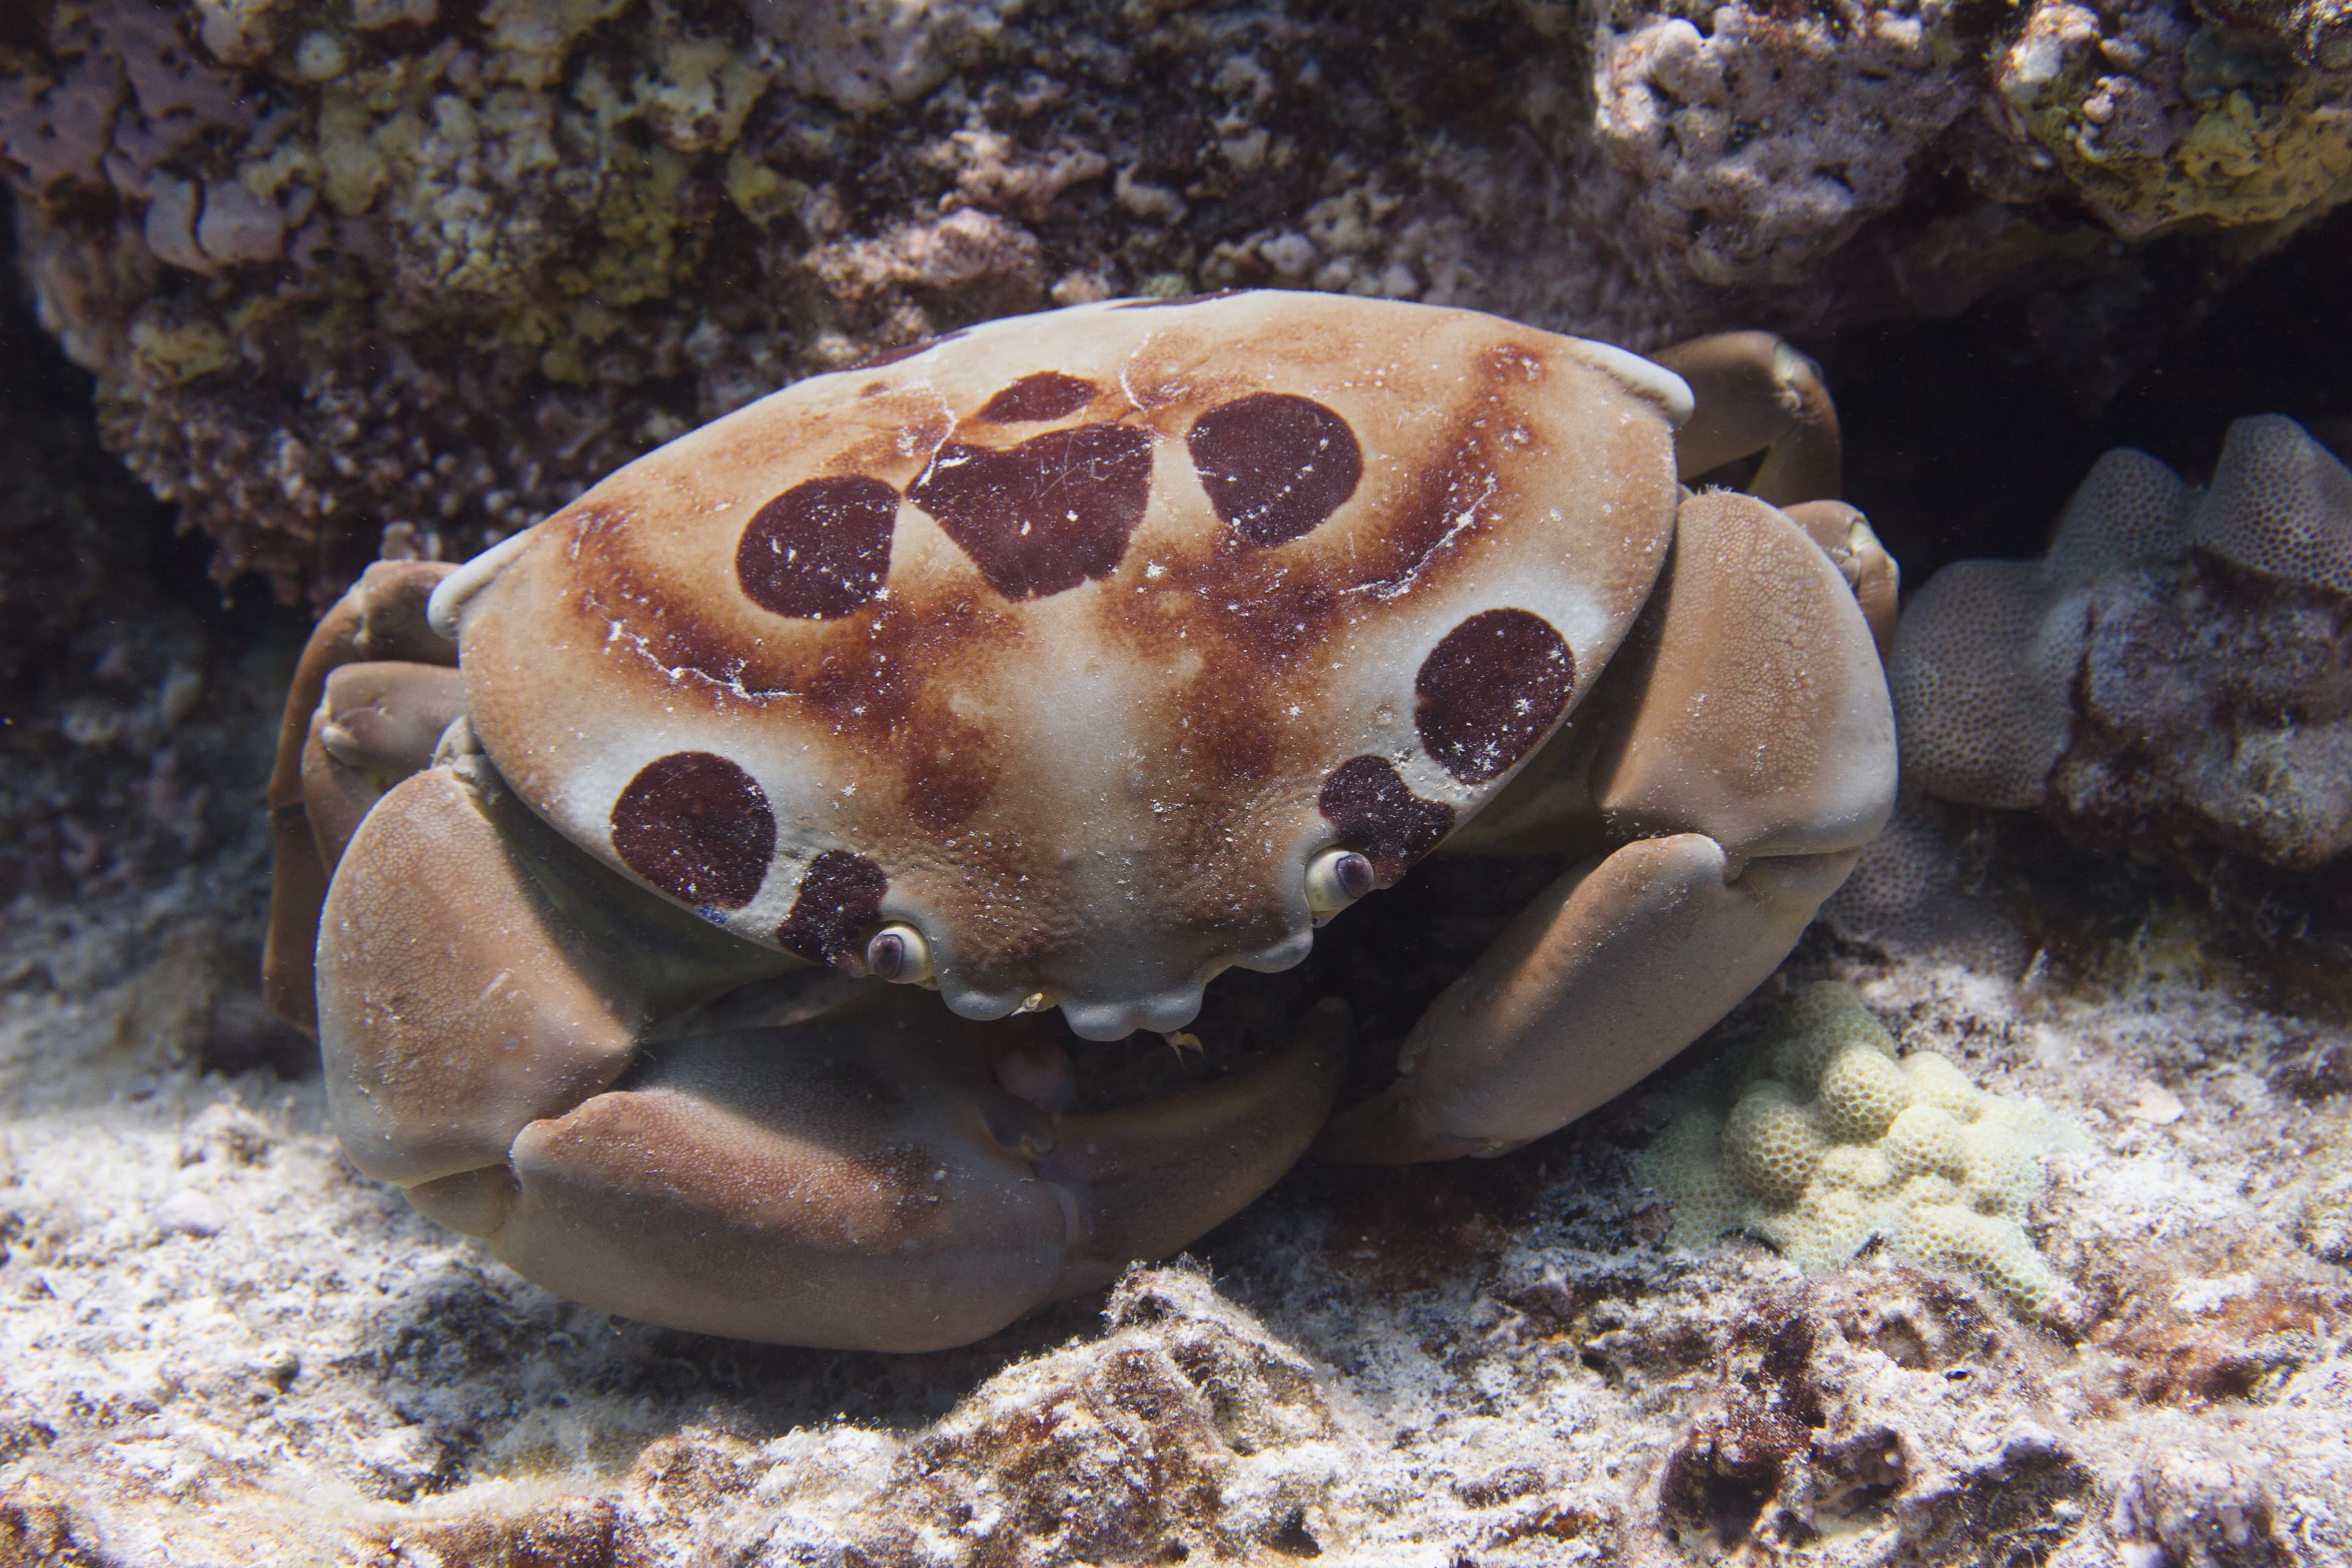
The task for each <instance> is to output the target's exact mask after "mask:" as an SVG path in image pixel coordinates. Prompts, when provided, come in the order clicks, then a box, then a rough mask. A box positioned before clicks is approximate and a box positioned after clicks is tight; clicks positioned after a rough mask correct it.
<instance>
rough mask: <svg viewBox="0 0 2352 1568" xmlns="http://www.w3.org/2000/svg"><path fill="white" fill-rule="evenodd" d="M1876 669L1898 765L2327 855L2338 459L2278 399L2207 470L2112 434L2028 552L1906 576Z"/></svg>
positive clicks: (2343, 619) (2337, 632)
mask: <svg viewBox="0 0 2352 1568" xmlns="http://www.w3.org/2000/svg"><path fill="white" fill-rule="evenodd" d="M1887 679H1888V684H1889V685H1890V686H1891V687H1892V689H1893V690H1894V693H1895V710H1896V714H1897V718H1898V723H1899V728H1900V731H1901V736H1902V747H1903V770H1904V777H1905V782H1906V787H1916V788H1918V789H1920V790H1923V791H1925V792H1926V793H1927V794H1929V795H1937V796H1940V797H1942V798H1944V799H1948V800H1954V801H1960V802H1964V803H1967V804H1969V805H1983V806H1993V807H2005V808H2022V807H2032V806H2040V807H2042V808H2043V809H2044V810H2046V811H2047V812H2048V813H2049V814H2050V815H2051V816H2053V817H2054V818H2055V819H2056V820H2057V821H2058V822H2059V823H2060V824H2061V825H2062V826H2065V827H2066V828H2068V829H2069V830H2070V831H2072V832H2074V833H2075V834H2076V835H2078V836H2080V837H2085V838H2087V839H2089V840H2091V841H2093V842H2096V843H2102V844H2110V845H2117V846H2123V847H2130V848H2133V849H2135V850H2139V851H2142V852H2147V853H2152V854H2156V855H2158V856H2165V857H2183V856H2189V855H2191V854H2193V853H2194V852H2196V851H2198V850H2200V849H2203V850H2210V848H2211V847H2217V846H2218V847H2221V848H2222V849H2226V850H2231V851H2235V852H2238V853H2240V854H2244V855H2250V856H2252V857H2254V858H2257V859H2260V860H2263V861H2265V862H2268V863H2270V864H2272V865H2274V866H2279V867H2284V868H2289V869H2294V870H2307V869H2310V868H2315V867H2317V866H2319V865H2322V864H2324V863H2326V862H2327V861H2330V860H2332V859H2334V858H2336V857H2338V856H2340V855H2341V854H2343V852H2344V851H2345V850H2346V849H2347V847H2352V472H2347V470H2346V469H2345V468H2344V466H2343V464H2342V463H2340V462H2338V461H2337V460H2336V457H2335V456H2334V455H2333V454H2332V453H2330V452H2329V451H2328V450H2327V448H2326V447H2323V446H2321V445H2320V444H2319V442H2317V441H2316V440H2315V439H2313V438H2312V437H2311V436H2310V435H2309V433H2307V432H2306V431H2305V430H2304V429H2303V428H2302V427H2301V426H2298V425H2296V424H2295V423H2294V421H2293V420H2291V419H2287V418H2284V417H2283V416H2277V415H2265V416H2258V417H2254V418H2248V419H2241V420H2239V421H2238V422H2237V423H2236V424H2234V425H2232V426H2231V427H2230V432H2229V436H2228V438H2227V441H2226V442H2225V444H2224V446H2223V447H2222V450H2221V459H2220V461H2219V463H2218V464H2217V465H2216V466H2215V468H2214V473H2213V479H2212V483H2211V484H2210V485H2208V486H2205V487H2203V488H2199V487H2196V486H2192V485H2189V484H2188V483H2186V482H2185V481H2184V480H2183V479H2181V478H2180V477H2179V475H2178V474H2176V473H2174V472H2173V471H2172V470H2171V469H2170V468H2167V467H2166V466H2165V465H2164V464H2162V463H2160V462H2158V461H2157V460H2156V459H2155V458H2151V457H2149V456H2147V454H2146V453H2143V452H2137V451H2131V450H2127V449H2126V450H2118V451H2114V452H2110V453H2108V454H2107V455H2106V456H2105V457H2104V458H2100V459H2099V461H2098V463H2097V464H2096V465H2095V467H2094V468H2092V470H2091V473H2090V476H2089V477H2088V478H2087V479H2084V481H2083V484H2082V487H2081V488H2080V489H2077V490H2076V491H2075V492H2074V499H2073V500H2071V501H2069V502H2068V503H2067V506H2066V510H2065V512H2064V515H2063V517H2062V518H2061V519H2060V521H2059V526H2058V530H2057V533H2056V535H2055V537H2054V538H2053V540H2052V542H2051V545H2050V550H2049V552H2048V553H2047V554H2046V555H2044V556H2043V557H2042V559H2041V560H2039V561H2034V562H2014V561H1963V562H1958V563H1955V564H1953V565H1951V566H1948V567H1947V568H1945V569H1944V570H1943V571H1942V572H1940V573H1938V574H1937V575H1936V576H1935V578H1934V579H1933V580H1932V581H1930V582H1929V583H1928V584H1927V586H1926V587H1925V588H1924V589H1922V590H1921V591H1920V593H1919V595H1918V596H1917V597H1916V599H1915V600H1914V601H1913V602H1912V604H1911V605H1910V606H1909V607H1908V608H1907V609H1906V611H1905V612H1904V615H1903V618H1902V623H1901V626H1900V627H1899V629H1898V630H1897V633H1896V636H1895V653H1894V657H1893V658H1892V660H1891V661H1890V662H1889V665H1888V668H1887Z"/></svg>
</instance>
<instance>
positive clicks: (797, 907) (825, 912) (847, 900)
mask: <svg viewBox="0 0 2352 1568" xmlns="http://www.w3.org/2000/svg"><path fill="white" fill-rule="evenodd" d="M889 890H890V879H889V877H888V876H887V874H886V873H885V872H884V871H883V869H882V868H881V867H879V866H877V865H876V864H875V863H874V862H873V861H871V860H868V859H867V858H866V857H865V856H863V855H854V854H852V853H850V852H849V851H848V850H846V849H827V850H825V851H824V853H823V854H821V855H819V856H818V857H817V858H815V859H814V860H812V861H810V862H809V868H808V870H807V871H806V872H805V873H804V874H803V876H802V878H801V886H800V891H799V892H798V893H796V894H794V895H793V909H792V912H791V913H790V914H788V915H786V916H785V917H784V923H783V924H782V925H781V926H779V927H777V928H776V945H777V946H779V947H781V948H782V949H783V950H784V951H785V952H791V953H797V954H799V955H800V956H801V957H803V958H805V959H807V960H808V961H809V962H810V963H824V964H830V965H831V966H832V967H834V968H835V969H847V968H849V967H851V966H852V964H853V963H854V962H855V957H856V954H857V953H859V952H862V951H864V947H865V938H866V927H868V926H870V925H872V924H873V923H874V921H875V920H876V919H877V918H878V917H879V916H880V914H881V913H882V895H883V894H884V893H886V892H888V891H889Z"/></svg>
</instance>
